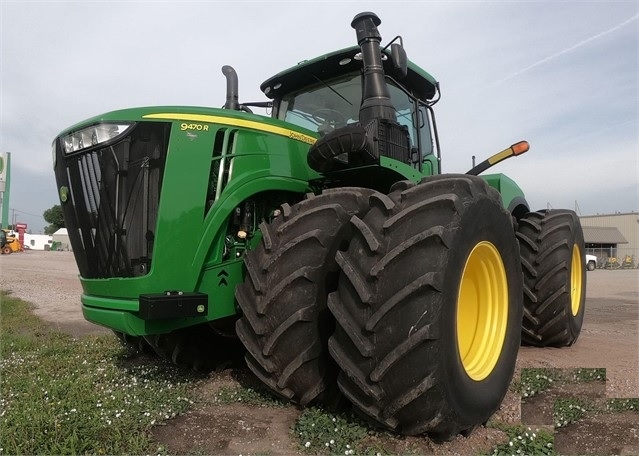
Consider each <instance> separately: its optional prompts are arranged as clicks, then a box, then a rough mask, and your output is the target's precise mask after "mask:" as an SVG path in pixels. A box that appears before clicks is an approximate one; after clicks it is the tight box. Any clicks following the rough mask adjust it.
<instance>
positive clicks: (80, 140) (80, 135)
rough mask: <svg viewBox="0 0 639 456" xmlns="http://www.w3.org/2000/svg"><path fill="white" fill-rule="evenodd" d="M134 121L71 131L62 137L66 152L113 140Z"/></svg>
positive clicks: (102, 124)
mask: <svg viewBox="0 0 639 456" xmlns="http://www.w3.org/2000/svg"><path fill="white" fill-rule="evenodd" d="M132 125H133V124H132V123H100V124H97V125H92V126H90V127H86V128H83V129H82V130H78V131H75V132H73V133H69V134H68V135H66V136H64V137H63V138H62V144H63V147H64V152H65V153H67V154H70V153H72V152H78V151H80V150H82V149H87V148H89V147H94V146H97V145H99V144H102V143H106V142H109V141H112V140H113V139H115V138H117V137H118V136H120V135H122V134H124V133H126V131H127V130H128V129H129V128H131V126H132Z"/></svg>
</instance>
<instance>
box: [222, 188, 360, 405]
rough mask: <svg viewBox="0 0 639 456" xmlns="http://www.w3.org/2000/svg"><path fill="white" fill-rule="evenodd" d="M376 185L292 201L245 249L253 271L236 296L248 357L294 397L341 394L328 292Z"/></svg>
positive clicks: (325, 399) (283, 393)
mask: <svg viewBox="0 0 639 456" xmlns="http://www.w3.org/2000/svg"><path fill="white" fill-rule="evenodd" d="M371 193H372V191H370V190H367V189H359V188H340V189H335V190H326V191H325V192H324V193H323V194H321V195H319V196H315V195H308V196H307V198H306V199H305V200H303V201H301V202H299V203H297V204H295V205H293V206H289V205H288V204H284V205H283V206H282V207H281V214H280V215H279V216H278V217H276V218H275V219H274V220H273V222H272V223H270V224H267V223H262V224H261V225H260V229H261V231H262V242H261V244H260V245H259V246H258V247H256V248H255V249H254V250H253V251H251V252H248V254H247V255H246V257H245V265H246V270H247V277H246V280H245V282H244V283H243V284H240V285H239V286H238V287H237V288H236V292H235V296H236V299H237V302H238V304H239V305H240V308H241V310H242V317H241V318H240V320H238V322H237V326H236V331H237V334H238V336H239V338H240V340H241V341H242V343H243V344H244V346H245V347H246V349H247V354H246V362H247V364H248V367H249V368H250V369H251V371H253V373H254V374H255V375H256V376H257V377H258V378H259V379H260V380H261V381H262V382H263V383H264V384H265V385H266V386H268V387H269V388H270V389H271V390H272V391H273V392H275V393H276V394H277V395H279V396H280V397H283V398H285V399H287V400H290V401H292V402H296V403H299V404H301V405H307V404H309V403H311V402H312V401H314V402H315V403H322V404H325V405H333V404H336V403H337V402H338V399H339V397H340V396H341V395H340V394H339V391H338V389H337V382H336V378H337V371H338V369H337V366H336V365H335V363H334V362H333V361H332V360H331V358H330V356H329V354H328V349H327V344H328V338H329V336H330V335H331V334H332V332H333V329H334V327H335V323H334V321H333V319H332V317H331V315H330V312H328V310H327V308H326V299H327V295H328V293H329V292H331V291H333V290H334V289H335V288H336V283H337V274H338V268H337V264H336V263H335V253H336V252H337V251H338V249H340V248H342V247H343V246H344V245H345V244H347V243H348V241H349V239H350V237H351V226H350V224H349V220H350V218H351V217H352V216H353V215H362V214H363V213H364V212H365V211H366V210H367V209H368V197H369V196H370V194H371Z"/></svg>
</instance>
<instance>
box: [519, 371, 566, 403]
mask: <svg viewBox="0 0 639 456" xmlns="http://www.w3.org/2000/svg"><path fill="white" fill-rule="evenodd" d="M556 371H557V369H547V368H544V367H534V368H526V369H522V370H521V378H520V380H519V382H517V383H516V384H515V390H516V391H517V392H518V393H519V394H521V396H522V397H532V396H535V395H536V394H539V393H542V392H544V391H546V390H547V389H549V388H550V387H551V386H552V384H553V383H554V382H555V380H556V376H557V372H556Z"/></svg>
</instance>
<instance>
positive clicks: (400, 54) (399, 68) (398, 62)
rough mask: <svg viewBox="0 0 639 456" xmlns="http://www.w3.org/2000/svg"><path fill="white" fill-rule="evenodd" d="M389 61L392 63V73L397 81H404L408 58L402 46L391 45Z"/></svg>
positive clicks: (397, 44)
mask: <svg viewBox="0 0 639 456" xmlns="http://www.w3.org/2000/svg"><path fill="white" fill-rule="evenodd" d="M391 60H392V61H393V69H394V70H395V71H394V72H393V73H394V74H395V77H396V78H397V79H404V78H405V77H406V75H407V74H408V57H407V56H406V51H405V50H404V46H402V45H401V44H399V43H393V44H391Z"/></svg>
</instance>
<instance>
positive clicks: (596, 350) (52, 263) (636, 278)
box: [0, 251, 639, 455]
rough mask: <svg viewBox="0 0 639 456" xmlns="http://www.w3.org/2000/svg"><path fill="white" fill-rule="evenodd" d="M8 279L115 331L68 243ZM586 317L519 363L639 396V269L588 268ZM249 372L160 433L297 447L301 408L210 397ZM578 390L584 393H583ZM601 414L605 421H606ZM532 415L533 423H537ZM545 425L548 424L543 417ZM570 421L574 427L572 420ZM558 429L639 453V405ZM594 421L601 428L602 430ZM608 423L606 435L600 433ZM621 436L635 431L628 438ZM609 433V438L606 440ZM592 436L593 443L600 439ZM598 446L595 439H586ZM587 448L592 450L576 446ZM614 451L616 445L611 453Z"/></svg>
mask: <svg viewBox="0 0 639 456" xmlns="http://www.w3.org/2000/svg"><path fill="white" fill-rule="evenodd" d="M0 271H1V273H0V288H1V289H4V290H10V291H11V292H12V293H13V295H14V296H17V297H20V298H22V299H24V300H26V301H29V302H32V303H33V304H34V305H35V312H36V314H38V315H39V316H40V317H42V318H43V319H44V320H46V321H48V322H50V323H51V324H52V325H53V326H54V327H55V328H56V329H58V330H60V331H64V332H69V333H71V334H74V335H76V336H82V335H85V334H97V333H108V332H109V331H108V330H106V329H104V328H101V327H98V326H95V325H93V324H90V323H88V322H86V321H84V319H83V317H82V313H81V311H80V305H79V297H80V294H81V292H82V289H81V287H80V283H79V281H78V279H77V268H76V266H75V262H74V259H73V255H72V254H71V253H69V252H38V251H27V252H24V253H21V254H12V255H3V256H1V257H0ZM587 278H588V288H587V301H586V317H585V320H584V326H583V330H582V333H581V336H580V338H579V340H578V342H577V343H576V344H575V345H574V346H573V347H570V348H564V349H538V348H529V347H522V348H521V350H520V354H519V358H518V362H517V365H518V369H521V368H526V367H552V368H574V367H592V368H595V367H596V368H601V367H603V368H606V369H607V382H606V385H605V395H606V397H609V398H612V397H618V398H622V397H623V398H637V397H639V270H636V269H635V270H618V271H606V270H596V271H593V272H589V273H588V274H587ZM242 375H244V376H245V375H246V373H245V372H239V373H238V371H232V370H227V371H225V372H223V373H217V374H212V375H211V380H210V382H208V383H207V384H205V385H204V386H202V387H201V388H200V391H199V394H200V396H201V398H202V401H201V404H200V405H199V406H198V407H197V408H196V409H194V410H192V411H191V412H189V413H187V414H185V415H184V416H182V417H178V418H177V419H175V420H173V421H171V422H170V423H169V424H168V425H167V426H163V427H161V428H159V429H158V431H157V432H156V433H155V437H156V438H157V439H158V441H159V442H164V443H166V444H167V446H168V448H169V449H170V450H171V451H172V452H175V453H180V454H181V453H189V452H193V451H197V452H199V453H204V454H240V453H241V454H250V453H261V454H270V455H277V454H291V453H294V452H295V451H296V450H295V446H294V443H293V442H292V440H291V436H290V432H289V429H290V425H291V423H292V422H293V421H294V420H295V417H296V416H297V415H298V414H299V411H298V410H297V409H295V408H294V407H290V408H282V409H274V408H268V407H266V408H255V407H252V408H250V407H246V406H240V405H233V406H220V405H215V404H214V403H213V401H211V400H207V398H208V399H210V398H211V396H212V395H213V394H214V392H215V391H216V390H217V389H219V388H220V387H221V386H224V385H228V384H229V383H231V384H233V383H234V384H237V383H238V381H239V380H238V377H241V376H242ZM578 394H585V393H583V392H580V393H578ZM498 419H499V420H500V421H502V422H521V421H520V400H519V397H518V396H517V395H515V394H509V395H508V396H507V398H506V400H505V401H504V404H503V406H502V409H501V410H500V411H499V412H498ZM602 420H603V421H602ZM530 424H533V423H530ZM538 424H539V425H541V424H544V423H538ZM569 428H570V427H569ZM569 428H567V429H564V430H562V431H561V433H560V434H558V437H557V438H558V439H559V437H561V439H564V440H563V441H584V442H586V443H584V445H586V446H585V447H580V448H590V449H592V447H593V445H594V450H592V451H594V453H598V454H613V453H614V454H619V453H620V452H621V453H622V454H639V431H638V429H639V416H638V415H637V413H629V414H626V415H620V414H618V415H615V416H614V417H607V416H604V417H602V416H595V417H592V418H589V420H588V421H584V423H583V425H573V426H572V429H569ZM592 429H598V430H599V431H597V432H598V434H597V435H594V434H593V432H594V431H592ZM602 432H605V435H603V434H602ZM617 433H621V434H619V435H624V436H629V437H628V439H627V440H623V439H620V438H619V437H614V436H617V435H618V434H617ZM606 435H607V436H608V439H606ZM504 439H505V436H504V434H503V433H501V432H500V431H496V430H495V429H486V428H480V429H477V430H476V431H475V432H474V433H473V434H472V435H471V437H469V438H463V437H461V436H460V437H458V438H457V439H455V440H454V441H452V442H448V443H446V444H443V445H435V444H433V443H432V442H430V441H429V440H428V439H425V438H421V439H401V440H400V439H398V440H397V442H396V444H395V447H394V448H395V450H396V451H395V452H397V453H403V452H406V451H413V450H414V449H415V448H417V451H418V452H420V453H424V454H478V452H481V451H488V450H489V449H490V448H491V447H493V446H494V445H496V444H498V443H500V442H503V441H504ZM606 440H608V441H610V440H615V443H617V447H615V448H612V447H606V448H604V447H601V446H599V447H597V443H596V442H604V441H606ZM593 442H594V443H593ZM588 445H590V446H588ZM568 451H576V452H579V453H582V454H583V453H586V452H587V453H590V450H588V451H585V450H579V449H574V447H573V448H572V449H571V450H568ZM611 452H612V453H611Z"/></svg>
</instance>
